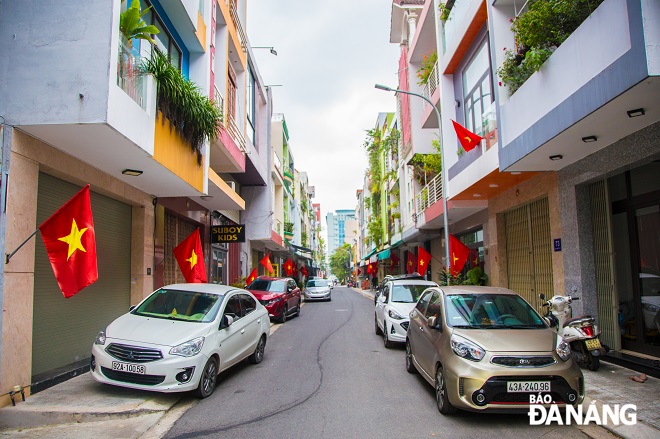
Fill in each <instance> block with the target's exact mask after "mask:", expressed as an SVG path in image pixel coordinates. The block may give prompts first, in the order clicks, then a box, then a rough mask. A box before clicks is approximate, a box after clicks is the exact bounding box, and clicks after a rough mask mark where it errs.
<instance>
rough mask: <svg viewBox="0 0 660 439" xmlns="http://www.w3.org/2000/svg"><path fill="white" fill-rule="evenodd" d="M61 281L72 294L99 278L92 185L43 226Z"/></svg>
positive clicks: (67, 203)
mask: <svg viewBox="0 0 660 439" xmlns="http://www.w3.org/2000/svg"><path fill="white" fill-rule="evenodd" d="M39 231H40V232H41V238H42V239H43V241H44V245H45V246H46V252H47V253H48V259H50V265H51V267H53V272H54V273H55V279H57V284H58V285H59V287H60V290H61V291H62V294H64V297H65V298H67V299H68V298H69V297H71V296H73V295H75V294H77V293H78V292H79V291H80V290H82V289H83V288H85V287H87V286H89V285H91V284H93V283H94V282H96V281H97V280H98V278H99V272H98V267H97V264H96V236H95V233H94V219H93V218H92V205H91V203H90V198H89V185H87V186H85V187H84V188H82V189H81V190H80V191H79V192H78V193H77V194H75V195H74V196H73V197H72V198H71V199H70V200H69V201H67V202H66V203H65V204H64V205H63V206H62V207H60V208H59V209H58V210H57V212H55V213H54V214H52V215H51V217H50V218H48V219H47V220H46V221H44V222H43V223H42V224H41V225H40V226H39Z"/></svg>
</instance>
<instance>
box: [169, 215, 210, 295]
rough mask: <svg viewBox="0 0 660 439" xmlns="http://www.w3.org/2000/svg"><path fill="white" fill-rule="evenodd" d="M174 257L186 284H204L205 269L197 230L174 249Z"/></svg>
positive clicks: (205, 279) (205, 280) (200, 240)
mask: <svg viewBox="0 0 660 439" xmlns="http://www.w3.org/2000/svg"><path fill="white" fill-rule="evenodd" d="M174 257H175V258H176V261H177V262H178V263H179V268H180V269H181V273H183V277H184V278H185V279H186V282H188V283H206V282H207V278H206V268H205V267H204V253H203V250H202V239H201V237H200V234H199V228H197V229H195V231H194V232H192V233H191V234H190V236H188V237H187V238H186V239H184V240H183V241H181V243H180V244H179V245H177V246H176V247H174Z"/></svg>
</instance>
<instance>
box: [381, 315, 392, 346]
mask: <svg viewBox="0 0 660 439" xmlns="http://www.w3.org/2000/svg"><path fill="white" fill-rule="evenodd" d="M383 344H384V345H385V348H386V349H391V348H392V347H393V346H394V343H392V342H391V341H390V338H389V337H388V335H387V322H386V321H383Z"/></svg>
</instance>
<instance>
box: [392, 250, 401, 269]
mask: <svg viewBox="0 0 660 439" xmlns="http://www.w3.org/2000/svg"><path fill="white" fill-rule="evenodd" d="M397 265H399V257H398V256H397V255H395V254H394V253H392V256H390V269H392V268H394V267H396V266H397Z"/></svg>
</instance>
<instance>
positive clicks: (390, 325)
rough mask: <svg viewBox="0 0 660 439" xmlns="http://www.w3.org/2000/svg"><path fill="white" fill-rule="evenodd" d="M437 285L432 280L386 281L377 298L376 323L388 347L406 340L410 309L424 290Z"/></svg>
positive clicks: (377, 330) (377, 332)
mask: <svg viewBox="0 0 660 439" xmlns="http://www.w3.org/2000/svg"><path fill="white" fill-rule="evenodd" d="M437 286H438V284H437V283H435V282H432V281H427V280H414V279H392V280H390V281H388V282H386V283H385V285H384V286H383V287H382V290H381V294H380V295H379V296H378V299H377V300H376V312H375V314H376V315H375V318H374V325H375V329H376V335H382V336H383V342H384V344H385V347H386V348H391V347H392V345H393V344H394V343H395V342H398V343H405V342H406V333H407V331H408V325H409V321H410V317H409V314H410V311H412V310H413V308H415V304H416V303H417V300H418V299H419V297H420V296H421V295H422V293H423V292H424V290H426V289H427V288H429V287H437Z"/></svg>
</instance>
